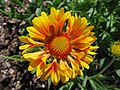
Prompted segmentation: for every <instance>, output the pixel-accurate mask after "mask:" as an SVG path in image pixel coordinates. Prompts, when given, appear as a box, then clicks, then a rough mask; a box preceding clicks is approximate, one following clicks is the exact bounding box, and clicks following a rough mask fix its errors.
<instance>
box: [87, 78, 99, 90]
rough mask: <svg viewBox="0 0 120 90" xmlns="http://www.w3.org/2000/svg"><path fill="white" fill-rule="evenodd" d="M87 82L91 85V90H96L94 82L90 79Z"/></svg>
mask: <svg viewBox="0 0 120 90" xmlns="http://www.w3.org/2000/svg"><path fill="white" fill-rule="evenodd" d="M89 82H90V84H91V87H92V89H93V90H97V86H96V85H95V82H94V81H93V80H92V79H89Z"/></svg>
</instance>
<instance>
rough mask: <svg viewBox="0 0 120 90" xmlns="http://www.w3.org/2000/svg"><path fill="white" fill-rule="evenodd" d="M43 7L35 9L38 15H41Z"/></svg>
mask: <svg viewBox="0 0 120 90" xmlns="http://www.w3.org/2000/svg"><path fill="white" fill-rule="evenodd" d="M40 13H41V8H37V9H36V11H35V14H36V16H40Z"/></svg>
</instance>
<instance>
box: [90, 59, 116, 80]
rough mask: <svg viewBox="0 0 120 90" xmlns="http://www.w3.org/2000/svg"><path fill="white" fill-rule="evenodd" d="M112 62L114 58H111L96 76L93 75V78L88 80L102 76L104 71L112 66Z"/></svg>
mask: <svg viewBox="0 0 120 90" xmlns="http://www.w3.org/2000/svg"><path fill="white" fill-rule="evenodd" d="M114 61H115V58H113V59H112V60H111V61H110V62H109V63H108V64H107V65H106V66H105V67H104V68H103V69H102V70H101V71H100V72H99V73H98V74H96V75H93V76H91V77H88V78H89V79H91V78H96V77H98V76H99V75H100V74H102V73H103V72H104V71H106V70H107V69H108V68H109V67H110V66H111V65H112V64H113V62H114Z"/></svg>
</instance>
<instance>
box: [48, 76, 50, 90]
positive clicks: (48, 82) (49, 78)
mask: <svg viewBox="0 0 120 90" xmlns="http://www.w3.org/2000/svg"><path fill="white" fill-rule="evenodd" d="M50 86H51V79H50V78H49V79H48V90H50Z"/></svg>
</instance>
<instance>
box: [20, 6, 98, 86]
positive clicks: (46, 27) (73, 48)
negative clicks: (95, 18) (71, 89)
mask: <svg viewBox="0 0 120 90" xmlns="http://www.w3.org/2000/svg"><path fill="white" fill-rule="evenodd" d="M32 24H33V26H29V27H27V31H28V32H29V35H28V36H21V37H20V40H21V41H22V42H24V43H26V44H25V45H22V46H20V47H19V48H20V49H21V50H24V51H23V55H22V57H23V59H25V60H28V61H29V62H30V65H29V67H28V70H29V71H32V70H34V69H36V75H37V76H40V77H41V80H45V79H47V78H48V77H50V78H51V81H52V82H53V84H54V85H57V84H58V82H59V81H60V80H61V81H62V82H63V83H65V82H67V81H68V80H69V79H71V78H75V76H76V75H82V74H83V73H82V70H83V68H86V69H89V64H90V63H91V62H92V61H93V57H92V56H91V55H95V54H96V53H95V52H93V50H96V49H97V48H98V47H97V46H91V44H92V43H93V42H95V40H96V37H95V36H94V32H91V31H92V30H93V28H94V26H88V25H89V23H88V22H87V19H86V18H85V17H82V18H79V17H78V16H77V14H75V16H72V15H71V11H67V12H64V8H61V9H60V10H56V9H55V8H53V7H52V8H51V11H50V15H47V14H46V13H45V12H41V16H38V17H35V18H34V19H33V20H32ZM35 47H41V49H40V50H39V51H36V52H31V53H30V52H28V50H29V49H31V48H35Z"/></svg>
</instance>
